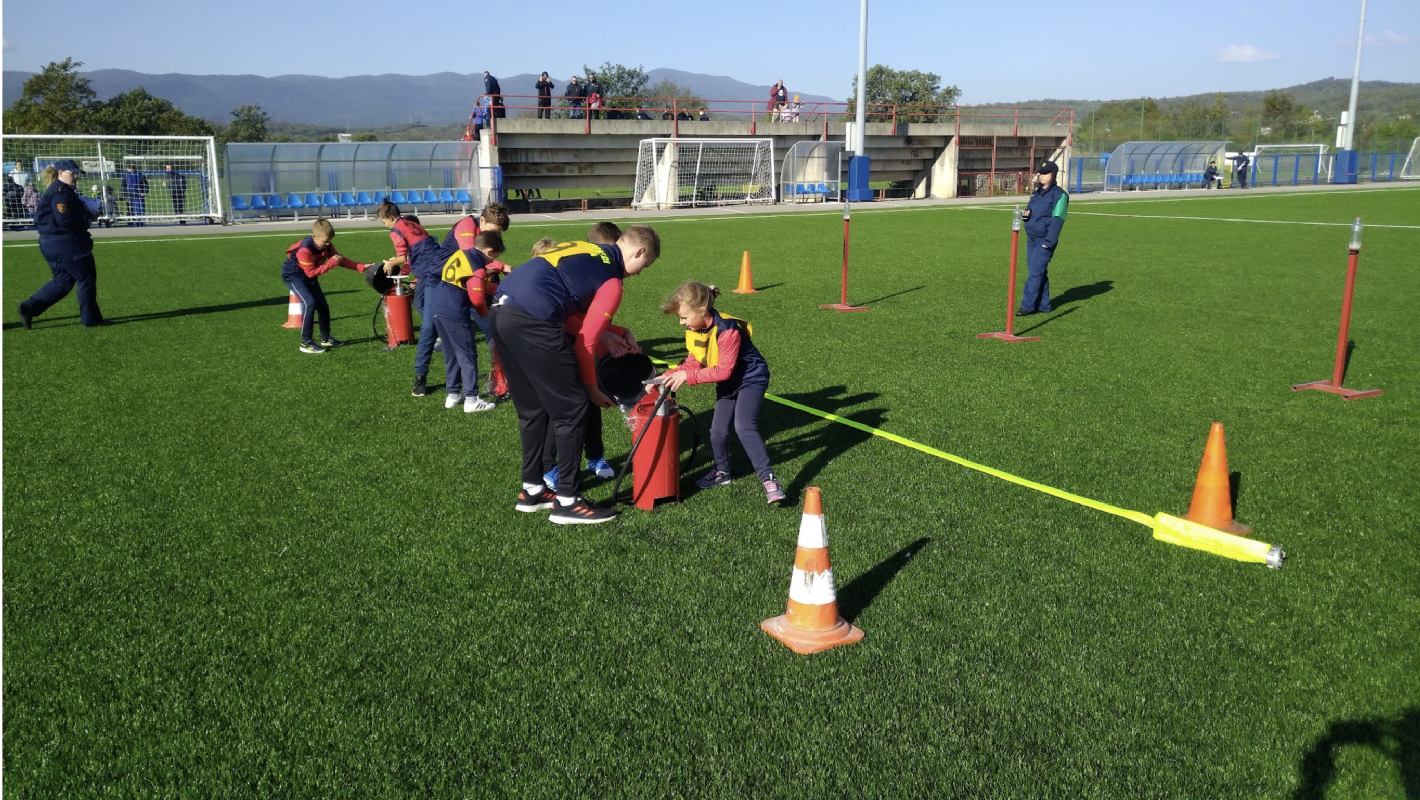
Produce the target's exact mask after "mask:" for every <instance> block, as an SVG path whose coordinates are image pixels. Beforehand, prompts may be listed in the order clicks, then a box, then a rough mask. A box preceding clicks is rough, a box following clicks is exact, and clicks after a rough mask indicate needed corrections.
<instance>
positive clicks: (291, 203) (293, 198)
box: [286, 192, 306, 211]
mask: <svg viewBox="0 0 1420 800" xmlns="http://www.w3.org/2000/svg"><path fill="white" fill-rule="evenodd" d="M286 207H287V208H293V209H296V210H297V211H299V210H301V209H303V208H305V207H306V203H305V201H304V200H302V199H301V196H300V195H299V194H296V193H295V192H292V193H290V194H288V195H286Z"/></svg>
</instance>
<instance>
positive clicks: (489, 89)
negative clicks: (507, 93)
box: [483, 69, 508, 119]
mask: <svg viewBox="0 0 1420 800" xmlns="http://www.w3.org/2000/svg"><path fill="white" fill-rule="evenodd" d="M483 93H484V94H487V95H488V96H490V97H492V98H493V115H494V116H495V117H497V118H499V119H502V118H504V117H506V116H508V110H507V109H506V108H504V107H503V87H501V86H499V85H498V79H497V78H495V77H493V75H492V73H490V72H489V71H488V70H486V69H485V70H484V71H483Z"/></svg>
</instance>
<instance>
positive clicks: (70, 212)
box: [20, 180, 104, 326]
mask: <svg viewBox="0 0 1420 800" xmlns="http://www.w3.org/2000/svg"><path fill="white" fill-rule="evenodd" d="M94 216H96V215H94V214H93V213H92V212H91V211H90V210H89V207H88V205H87V204H86V203H85V202H84V198H82V197H80V196H79V193H78V192H77V191H75V190H74V187H73V186H70V185H69V184H67V183H65V182H63V181H60V180H56V181H55V182H54V183H52V184H50V185H49V188H48V189H46V190H45V192H44V195H43V196H41V197H40V199H39V205H38V206H37V207H36V208H35V230H37V231H39V251H40V253H41V254H42V255H43V256H44V260H45V261H48V262H49V271H50V272H51V273H53V277H52V278H51V279H50V281H49V283H46V284H45V285H44V286H42V287H40V290H39V291H37V292H35V293H34V294H32V295H30V297H29V299H27V300H25V301H24V302H23V303H20V312H21V313H22V314H26V315H28V316H31V317H37V316H39V315H40V314H43V313H44V312H45V311H46V310H48V308H49V307H50V306H52V305H54V304H55V303H57V302H59V301H60V300H62V299H64V296H65V295H67V294H69V292H70V291H71V290H72V289H74V288H75V286H78V290H79V291H78V299H79V321H80V322H82V323H84V325H85V326H90V325H100V324H103V321H104V315H103V312H101V311H100V310H99V300H98V271H97V268H96V265H95V263H94V240H93V238H92V237H90V236H89V223H90V222H91V221H92V220H93V218H94Z"/></svg>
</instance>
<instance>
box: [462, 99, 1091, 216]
mask: <svg viewBox="0 0 1420 800" xmlns="http://www.w3.org/2000/svg"><path fill="white" fill-rule="evenodd" d="M864 127H865V128H866V129H867V137H866V141H867V154H868V156H869V157H871V159H872V171H871V179H872V180H874V181H905V182H909V183H910V184H911V186H912V190H913V196H914V197H955V196H956V195H957V192H958V187H959V181H958V172H959V171H960V170H963V169H979V168H981V158H980V157H981V154H982V152H983V151H982V150H980V149H975V150H968V151H966V152H965V153H963V151H962V150H961V148H960V147H958V142H959V138H958V137H959V136H960V137H974V139H973V141H975V142H978V143H979V142H981V141H983V137H985V140H989V141H991V142H994V143H999V144H1000V145H1001V146H1000V147H998V148H997V168H998V170H999V171H1022V170H1031V169H1033V168H1034V166H1035V165H1033V164H1031V163H1030V162H1031V160H1032V159H1031V157H1030V155H1029V153H1031V152H1035V153H1036V154H1040V153H1043V152H1044V151H1046V150H1050V151H1054V150H1056V149H1058V148H1060V147H1061V146H1063V144H1064V143H1065V142H1066V141H1067V137H1068V134H1069V130H1068V128H1067V127H1062V126H1060V125H1054V124H1046V123H1032V124H1019V125H1015V124H1012V123H1010V122H1000V123H992V122H986V123H983V122H971V123H968V122H966V121H963V122H962V124H961V130H960V131H958V130H957V125H956V123H955V121H953V122H942V123H918V122H914V123H898V124H897V125H896V126H894V125H893V124H892V123H886V122H881V123H879V122H873V123H868V124H867V125H865V126H864ZM589 129H590V133H588V132H587V131H588V130H589ZM844 133H845V124H844V123H843V122H842V121H829V122H827V123H825V122H824V121H823V120H806V121H803V122H764V121H761V120H756V121H751V120H748V119H725V120H710V121H707V122H699V121H682V122H674V121H671V120H591V121H589V122H588V121H584V120H572V119H535V118H533V119H529V118H514V119H502V120H498V129H497V132H496V141H497V145H496V146H493V144H492V142H493V140H494V139H495V136H494V135H493V133H492V132H490V131H487V130H485V131H483V132H482V137H483V144H484V146H483V147H482V148H480V152H486V155H485V156H484V159H485V164H486V165H491V164H498V165H500V166H501V167H502V169H503V178H504V183H505V185H506V186H507V187H508V188H509V189H541V190H542V191H543V192H544V194H545V193H546V192H547V191H548V190H554V189H558V188H597V189H613V190H615V189H620V190H623V191H624V192H625V193H626V196H627V197H628V198H629V197H630V195H631V191H632V187H633V185H634V183H635V180H636V157H637V153H638V151H639V146H640V142H641V140H642V139H649V138H654V137H667V136H672V135H679V136H683V137H715V138H731V137H745V138H751V137H753V138H769V139H773V140H774V158H775V161H776V164H775V171H776V174H777V172H778V170H779V168H780V166H781V164H782V161H783V158H784V155H785V153H787V152H788V149H789V147H791V146H792V145H793V144H794V143H796V142H800V141H804V140H807V139H821V138H824V137H825V136H827V138H829V139H834V140H842V139H843V137H844ZM1007 144H1009V146H1007ZM1045 157H1047V156H1045V155H1038V156H1037V159H1036V160H1042V159H1044V158H1045ZM1064 158H1068V153H1066V155H1065V156H1064V157H1062V159H1061V164H1060V167H1061V172H1062V174H1068V173H1067V172H1066V167H1067V164H1066V163H1065V161H1064ZM844 167H845V169H846V168H847V163H846V160H845V163H844ZM988 168H989V159H988Z"/></svg>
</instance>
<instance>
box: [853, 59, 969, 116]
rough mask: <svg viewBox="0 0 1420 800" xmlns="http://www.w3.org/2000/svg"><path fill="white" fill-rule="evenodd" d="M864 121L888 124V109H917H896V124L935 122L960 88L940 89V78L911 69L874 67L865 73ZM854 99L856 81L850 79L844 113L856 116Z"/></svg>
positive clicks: (955, 98)
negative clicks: (849, 95)
mask: <svg viewBox="0 0 1420 800" xmlns="http://www.w3.org/2000/svg"><path fill="white" fill-rule="evenodd" d="M865 95H866V98H867V106H868V107H867V117H866V118H867V120H868V121H869V122H888V121H891V120H892V118H893V117H892V110H891V109H890V108H888V107H889V106H899V107H901V106H920V108H914V109H908V110H906V111H904V110H902V109H901V108H899V111H898V114H897V120H898V121H899V122H936V121H939V120H941V119H943V115H944V113H945V110H946V107H947V106H954V105H956V102H957V98H959V97H961V89H959V88H957V87H956V86H942V77H941V76H940V75H938V74H936V73H935V72H921V71H919V70H915V69H904V70H898V69H893V68H892V67H887V66H883V65H882V64H874V65H873V66H872V68H870V69H869V70H868V85H867V91H866V92H865ZM857 99H858V78H857V77H856V76H855V77H854V78H853V95H852V96H851V97H849V98H848V113H849V114H853V113H856V110H857V105H856V104H857Z"/></svg>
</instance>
